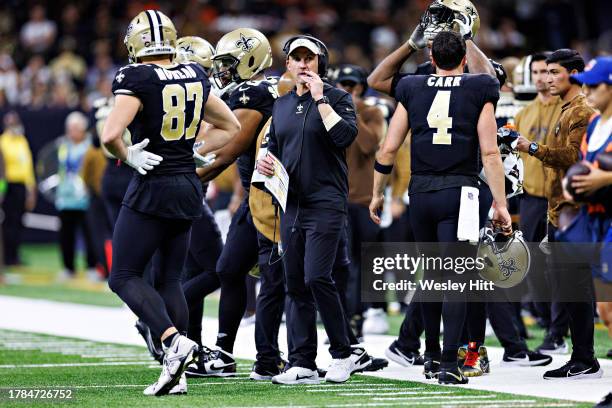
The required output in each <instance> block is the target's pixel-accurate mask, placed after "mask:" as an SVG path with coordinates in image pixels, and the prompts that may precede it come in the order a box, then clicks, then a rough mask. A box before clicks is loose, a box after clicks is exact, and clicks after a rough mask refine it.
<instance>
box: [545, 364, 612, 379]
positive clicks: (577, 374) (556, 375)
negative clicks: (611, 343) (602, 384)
mask: <svg viewBox="0 0 612 408" xmlns="http://www.w3.org/2000/svg"><path fill="white" fill-rule="evenodd" d="M602 375H603V370H602V369H601V367H600V366H599V362H598V361H597V360H593V362H592V363H591V364H585V363H582V362H580V361H572V360H570V361H568V362H567V363H565V365H563V366H562V367H560V368H557V369H556V370H550V371H547V372H545V373H544V379H545V380H582V379H590V378H601V376H602Z"/></svg>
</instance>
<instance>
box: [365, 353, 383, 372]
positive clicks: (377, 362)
mask: <svg viewBox="0 0 612 408" xmlns="http://www.w3.org/2000/svg"><path fill="white" fill-rule="evenodd" d="M370 358H371V359H372V362H371V363H370V364H368V365H367V366H366V367H365V368H364V369H363V370H362V371H364V372H365V371H369V372H373V371H380V370H382V369H383V368H385V367H388V366H389V360H387V359H386V358H379V357H370Z"/></svg>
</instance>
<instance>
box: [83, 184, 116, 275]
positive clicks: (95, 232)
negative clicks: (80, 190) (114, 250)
mask: <svg viewBox="0 0 612 408" xmlns="http://www.w3.org/2000/svg"><path fill="white" fill-rule="evenodd" d="M85 222H86V223H87V226H88V229H89V231H90V233H91V240H92V245H93V250H94V253H95V255H96V258H97V260H98V264H99V265H102V266H103V267H104V273H105V275H108V273H109V272H110V268H109V263H110V262H109V261H110V253H108V258H107V245H108V244H110V242H111V236H112V233H111V226H110V223H109V222H108V218H107V217H106V208H105V206H104V202H103V201H102V198H101V197H100V196H98V195H97V194H91V195H90V204H89V208H88V209H87V214H86V215H85ZM109 252H110V251H109Z"/></svg>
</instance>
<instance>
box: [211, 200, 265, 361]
mask: <svg viewBox="0 0 612 408" xmlns="http://www.w3.org/2000/svg"><path fill="white" fill-rule="evenodd" d="M258 258H259V250H258V245H257V229H256V228H255V225H254V224H253V217H252V216H251V212H250V210H249V196H248V195H247V196H246V197H245V198H244V200H243V201H242V204H240V207H239V208H238V210H237V211H236V213H235V214H234V216H233V217H232V222H231V224H230V227H229V230H228V232H227V238H226V239H225V246H224V247H223V251H222V252H221V256H220V257H219V260H218V261H217V268H216V269H217V274H218V275H219V280H220V282H221V297H220V299H219V334H218V335H217V346H218V347H220V348H222V349H223V350H225V351H226V352H228V353H232V352H233V350H234V342H235V340H236V333H237V332H238V327H240V321H241V320H242V317H243V316H244V312H245V310H246V304H247V288H246V281H245V279H246V277H247V275H248V273H249V271H250V270H251V269H252V268H253V267H254V266H255V265H256V264H257V261H258Z"/></svg>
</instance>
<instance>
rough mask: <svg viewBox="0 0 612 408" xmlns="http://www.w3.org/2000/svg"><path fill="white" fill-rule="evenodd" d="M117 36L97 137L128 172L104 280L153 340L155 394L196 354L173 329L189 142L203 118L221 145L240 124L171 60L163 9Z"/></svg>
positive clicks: (200, 80) (193, 194) (186, 209)
mask: <svg viewBox="0 0 612 408" xmlns="http://www.w3.org/2000/svg"><path fill="white" fill-rule="evenodd" d="M124 43H125V45H126V47H127V50H128V55H129V57H130V60H131V62H133V63H132V64H130V65H126V66H124V67H122V68H120V69H119V71H118V72H117V75H116V76H115V80H114V81H113V93H114V94H115V104H114V107H113V109H112V111H111V112H110V114H109V116H108V120H107V121H106V123H105V125H104V130H103V132H102V142H103V143H104V146H105V147H106V148H107V149H108V151H109V152H110V153H111V154H113V155H114V156H115V157H117V158H118V159H120V160H121V161H123V162H125V163H126V164H128V165H129V166H130V167H133V168H134V169H135V170H136V172H134V175H133V177H132V180H131V181H130V184H129V186H128V189H127V192H126V194H125V197H124V199H123V203H122V207H121V209H120V210H119V216H118V218H117V223H116V224H115V231H114V234H113V262H112V273H111V277H110V280H109V287H110V288H111V289H112V290H113V292H115V293H117V294H118V295H119V297H120V298H121V299H122V300H123V301H124V302H125V303H126V304H127V305H128V306H129V307H130V309H131V310H132V311H133V312H134V313H135V314H136V315H137V316H138V317H139V318H140V319H141V320H142V321H144V322H145V323H146V324H147V326H149V327H150V328H151V331H152V332H153V333H154V335H155V336H158V337H159V338H160V339H161V341H162V343H163V347H164V352H165V355H164V361H163V366H162V372H161V375H160V377H159V379H158V381H157V382H156V383H154V384H153V385H151V386H150V387H147V389H145V391H144V393H145V395H156V396H159V395H164V394H167V393H169V392H170V390H171V389H172V388H174V387H175V386H176V385H177V384H178V382H179V380H180V379H181V377H182V374H183V372H184V371H185V369H186V367H187V365H188V364H189V363H191V362H192V361H193V360H194V359H196V358H197V354H196V352H197V344H196V343H195V342H193V341H192V340H189V339H188V338H187V337H185V336H184V335H183V333H185V332H186V330H187V316H188V310H187V304H186V302H185V297H184V295H183V290H182V288H181V284H180V274H181V272H182V268H183V265H184V263H185V258H186V255H187V249H188V245H189V233H190V229H191V224H192V221H193V220H194V219H197V218H199V217H200V216H201V212H202V205H201V203H202V200H203V195H202V188H201V186H200V183H199V180H198V178H197V175H196V173H195V165H194V158H193V144H194V140H195V138H196V135H198V134H199V133H200V132H204V127H203V126H201V123H202V121H203V120H206V122H207V123H209V124H210V126H209V127H208V128H206V133H205V136H206V141H207V142H209V144H210V145H211V146H212V147H215V146H223V145H224V144H225V143H227V142H228V141H229V140H231V138H232V137H233V136H234V135H235V134H236V133H237V132H238V131H239V130H240V123H238V121H237V120H236V118H235V117H234V115H233V114H232V113H231V111H230V110H229V109H228V108H227V106H226V105H225V104H224V103H223V101H221V100H220V99H219V98H217V97H215V96H213V95H210V94H209V91H210V85H209V82H208V78H207V77H206V74H205V73H204V72H203V71H202V70H201V69H200V68H199V66H198V65H196V64H184V63H179V64H175V63H173V61H172V60H173V58H174V56H175V52H176V50H175V46H176V29H175V28H174V24H173V23H172V21H171V20H170V19H169V18H168V17H167V16H166V15H164V14H163V13H161V12H159V11H155V10H146V11H143V12H141V13H139V14H138V15H137V16H136V17H135V18H134V19H133V20H132V21H131V22H130V25H129V26H128V29H127V33H126V36H125V40H124ZM128 127H130V133H131V134H132V142H134V144H133V145H132V146H130V147H126V145H125V143H124V142H123V140H122V135H123V134H124V132H125V129H126V128H128ZM199 136H200V137H202V136H203V135H199ZM147 146H149V151H148V150H145V148H146V147H147ZM202 153H207V152H206V150H203V151H202ZM157 250H159V257H160V267H161V269H160V271H159V285H158V288H157V290H156V289H154V288H153V287H152V286H151V285H150V284H148V283H147V282H146V281H145V280H143V279H142V275H143V271H144V268H145V265H146V264H147V262H148V261H149V259H151V257H152V256H153V254H154V253H155V252H156V251H157Z"/></svg>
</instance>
